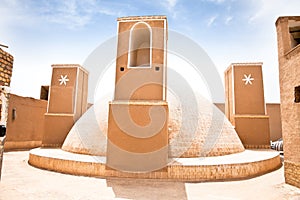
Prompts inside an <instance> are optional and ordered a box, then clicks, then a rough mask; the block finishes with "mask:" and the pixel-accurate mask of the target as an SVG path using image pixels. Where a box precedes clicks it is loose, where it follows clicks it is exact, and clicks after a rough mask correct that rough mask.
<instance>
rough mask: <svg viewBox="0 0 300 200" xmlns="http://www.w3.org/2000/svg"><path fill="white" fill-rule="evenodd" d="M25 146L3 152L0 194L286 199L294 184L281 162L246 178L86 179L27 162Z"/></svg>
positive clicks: (298, 193)
mask: <svg viewBox="0 0 300 200" xmlns="http://www.w3.org/2000/svg"><path fill="white" fill-rule="evenodd" d="M28 154H29V153H28V151H17V152H6V153H4V160H3V167H2V178H1V182H0V199H1V200H2V199H3V200H4V199H5V200H7V199H8V200H14V199H18V200H19V199H183V200H184V199H210V200H211V199H212V200H214V199H218V200H219V199H220V200H233V199H251V200H252V199H255V200H258V199H272V200H274V199H278V200H279V199H280V200H281V199H291V200H300V189H298V188H296V187H293V186H290V185H287V184H285V183H284V176H283V167H281V168H280V169H278V170H276V171H273V172H271V173H268V174H265V175H262V176H259V177H256V178H252V179H247V180H239V181H230V182H202V183H183V182H172V181H163V180H147V179H121V178H107V179H101V178H92V177H82V176H72V175H66V174H60V173H56V172H50V171H46V170H41V169H37V168H34V167H32V166H30V165H28Z"/></svg>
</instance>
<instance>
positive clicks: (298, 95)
mask: <svg viewBox="0 0 300 200" xmlns="http://www.w3.org/2000/svg"><path fill="white" fill-rule="evenodd" d="M295 103H300V85H299V86H297V87H295Z"/></svg>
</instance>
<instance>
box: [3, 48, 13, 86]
mask: <svg viewBox="0 0 300 200" xmlns="http://www.w3.org/2000/svg"><path fill="white" fill-rule="evenodd" d="M13 62H14V57H13V56H12V55H10V54H9V53H7V52H6V51H4V50H2V49H1V48H0V85H5V86H9V85H10V81H11V75H12V69H13Z"/></svg>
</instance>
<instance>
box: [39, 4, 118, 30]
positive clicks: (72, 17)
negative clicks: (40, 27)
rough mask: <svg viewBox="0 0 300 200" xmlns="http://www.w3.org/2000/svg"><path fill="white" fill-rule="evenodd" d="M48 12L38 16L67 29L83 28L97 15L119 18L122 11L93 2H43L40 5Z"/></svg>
mask: <svg viewBox="0 0 300 200" xmlns="http://www.w3.org/2000/svg"><path fill="white" fill-rule="evenodd" d="M42 6H43V7H44V10H48V12H39V14H40V15H41V16H42V17H43V18H45V19H47V20H48V21H50V22H53V23H57V24H62V25H67V26H68V27H69V28H78V27H83V26H85V25H87V24H89V23H90V22H91V21H92V20H93V17H95V16H96V15H98V14H102V15H109V16H119V15H120V14H121V13H122V11H121V10H120V9H119V8H116V7H106V6H105V5H104V3H101V2H97V1H95V0H67V1H52V2H51V3H47V2H45V1H44V4H43V5H42Z"/></svg>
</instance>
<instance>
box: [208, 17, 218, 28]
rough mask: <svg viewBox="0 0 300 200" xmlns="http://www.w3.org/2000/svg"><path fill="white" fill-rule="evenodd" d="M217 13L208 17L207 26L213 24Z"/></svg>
mask: <svg viewBox="0 0 300 200" xmlns="http://www.w3.org/2000/svg"><path fill="white" fill-rule="evenodd" d="M217 17H218V15H214V16H212V17H210V18H209V19H208V21H207V26H208V27H210V26H211V25H213V24H214V23H215V21H216V19H217Z"/></svg>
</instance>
